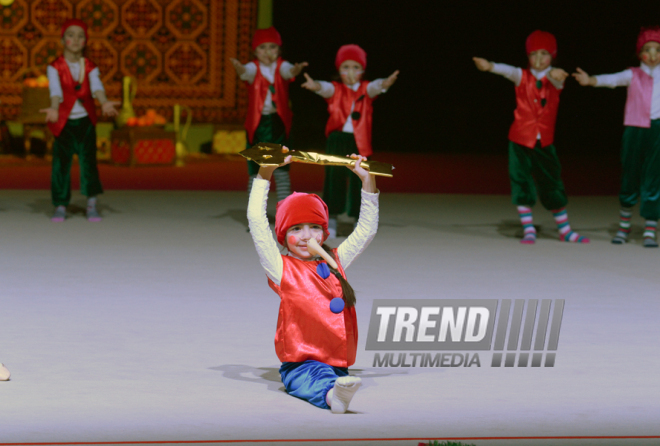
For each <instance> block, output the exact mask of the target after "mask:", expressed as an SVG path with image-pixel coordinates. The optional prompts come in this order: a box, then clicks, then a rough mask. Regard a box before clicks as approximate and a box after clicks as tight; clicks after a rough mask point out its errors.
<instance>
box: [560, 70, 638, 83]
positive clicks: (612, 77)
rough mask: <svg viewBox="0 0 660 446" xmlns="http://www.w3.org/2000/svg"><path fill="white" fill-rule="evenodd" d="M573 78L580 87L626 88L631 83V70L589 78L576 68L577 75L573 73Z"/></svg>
mask: <svg viewBox="0 0 660 446" xmlns="http://www.w3.org/2000/svg"><path fill="white" fill-rule="evenodd" d="M573 77H574V78H575V79H576V80H577V81H578V82H579V83H580V85H590V86H592V87H607V88H616V87H627V86H629V85H630V82H632V78H633V72H632V70H630V69H628V70H623V71H620V72H619V73H613V74H599V75H598V76H589V75H588V74H587V73H586V72H585V71H584V70H582V69H580V68H578V69H577V73H573Z"/></svg>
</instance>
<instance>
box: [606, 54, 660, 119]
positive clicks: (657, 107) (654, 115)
mask: <svg viewBox="0 0 660 446" xmlns="http://www.w3.org/2000/svg"><path fill="white" fill-rule="evenodd" d="M639 67H640V68H641V69H642V71H644V72H645V73H646V74H648V75H649V76H651V77H652V78H653V95H652V96H651V119H660V65H656V66H655V67H653V68H651V67H649V66H648V65H646V64H645V63H641V64H640V65H639ZM594 77H595V78H596V85H595V86H596V87H607V88H616V87H627V86H629V85H630V82H631V81H632V78H633V72H632V70H631V69H627V70H623V71H620V72H618V73H614V74H600V75H598V76H594Z"/></svg>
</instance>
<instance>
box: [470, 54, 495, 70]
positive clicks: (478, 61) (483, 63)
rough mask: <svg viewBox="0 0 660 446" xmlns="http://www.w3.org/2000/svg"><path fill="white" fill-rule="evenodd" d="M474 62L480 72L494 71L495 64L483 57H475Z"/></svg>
mask: <svg viewBox="0 0 660 446" xmlns="http://www.w3.org/2000/svg"><path fill="white" fill-rule="evenodd" d="M472 60H473V61H474V64H475V65H476V66H477V69H478V70H479V71H493V63H492V62H489V61H487V60H486V59H483V58H481V57H473V58H472Z"/></svg>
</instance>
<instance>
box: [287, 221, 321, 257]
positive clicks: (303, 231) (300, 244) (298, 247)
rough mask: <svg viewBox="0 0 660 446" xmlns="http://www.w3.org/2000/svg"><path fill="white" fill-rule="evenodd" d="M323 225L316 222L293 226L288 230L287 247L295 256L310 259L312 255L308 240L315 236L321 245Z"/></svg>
mask: <svg viewBox="0 0 660 446" xmlns="http://www.w3.org/2000/svg"><path fill="white" fill-rule="evenodd" d="M323 235H324V234H323V226H321V225H317V224H315V223H301V224H298V225H294V226H291V227H290V228H289V229H288V230H287V231H286V247H287V248H288V249H289V252H291V254H293V256H294V257H297V258H299V259H309V258H311V257H312V255H311V254H310V253H309V251H307V240H309V239H311V238H315V239H316V241H317V242H318V244H319V245H322V244H323Z"/></svg>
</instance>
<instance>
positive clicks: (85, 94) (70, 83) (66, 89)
mask: <svg viewBox="0 0 660 446" xmlns="http://www.w3.org/2000/svg"><path fill="white" fill-rule="evenodd" d="M51 66H52V67H53V68H55V69H56V70H57V73H58V74H59V76H60V85H61V86H62V96H64V97H63V98H62V102H61V103H60V109H59V120H58V121H57V122H49V123H48V128H49V129H50V131H51V132H52V133H53V135H55V136H59V135H60V133H61V132H62V129H63V128H64V126H65V125H66V121H67V120H68V119H69V115H70V114H71V110H72V109H73V106H74V105H75V103H76V101H77V100H80V101H81V102H82V105H83V107H85V110H86V111H87V115H88V116H89V119H90V120H91V121H92V124H96V106H95V105H94V98H93V97H92V90H91V88H90V85H89V73H90V72H91V71H92V70H93V69H94V68H96V65H94V62H92V61H90V60H89V59H85V80H83V83H82V84H81V85H80V88H79V89H78V90H76V86H77V85H79V84H78V80H77V79H76V80H74V79H73V77H72V76H71V70H69V66H68V65H67V63H66V60H64V56H60V57H58V58H57V59H55V60H54V61H53V62H52V63H51Z"/></svg>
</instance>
